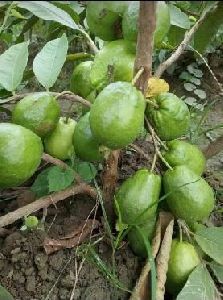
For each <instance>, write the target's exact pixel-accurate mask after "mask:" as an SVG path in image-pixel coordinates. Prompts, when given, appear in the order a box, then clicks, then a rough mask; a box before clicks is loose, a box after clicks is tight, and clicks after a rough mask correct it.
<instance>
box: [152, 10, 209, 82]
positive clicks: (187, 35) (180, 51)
mask: <svg viewBox="0 0 223 300" xmlns="http://www.w3.org/2000/svg"><path fill="white" fill-rule="evenodd" d="M208 12H209V10H208V11H206V13H204V14H203V15H202V16H201V17H200V19H199V20H198V21H197V22H196V23H195V24H194V26H193V27H191V29H190V30H189V31H188V32H186V33H185V36H184V39H183V41H182V42H181V43H180V45H179V46H178V48H177V49H176V51H174V52H173V53H172V55H171V56H170V57H169V58H168V59H167V60H165V61H164V62H163V63H161V64H160V65H159V66H158V68H157V70H156V72H155V74H154V76H155V77H158V78H160V77H161V76H162V74H163V73H164V72H165V71H166V69H168V68H169V67H170V66H171V65H172V64H173V63H175V62H176V61H177V60H178V59H179V57H180V56H181V54H183V52H184V50H185V49H186V47H187V45H188V44H189V42H190V41H191V39H192V37H193V35H194V34H195V32H196V31H197V30H198V28H199V26H200V25H201V24H202V23H203V21H204V20H205V18H206V15H207V13H208Z"/></svg>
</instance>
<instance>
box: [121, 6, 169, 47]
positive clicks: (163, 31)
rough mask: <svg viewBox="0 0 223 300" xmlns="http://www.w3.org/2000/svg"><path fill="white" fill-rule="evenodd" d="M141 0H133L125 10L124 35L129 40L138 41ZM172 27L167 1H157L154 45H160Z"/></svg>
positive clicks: (123, 20)
mask: <svg viewBox="0 0 223 300" xmlns="http://www.w3.org/2000/svg"><path fill="white" fill-rule="evenodd" d="M139 4H140V1H132V2H131V3H130V4H129V6H128V8H127V9H126V10H125V12H124V15H123V19H122V32H123V37H124V39H126V40H129V41H136V40H137V34H138V18H139ZM169 29H170V13H169V7H168V5H167V4H166V3H165V1H157V6H156V29H155V32H154V45H155V47H159V46H160V44H161V42H162V40H163V39H164V38H165V36H166V35H167V33H168V31H169Z"/></svg>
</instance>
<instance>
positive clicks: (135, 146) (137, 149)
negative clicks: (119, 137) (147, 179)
mask: <svg viewBox="0 0 223 300" xmlns="http://www.w3.org/2000/svg"><path fill="white" fill-rule="evenodd" d="M129 146H130V147H131V148H133V149H134V150H135V151H136V152H138V153H139V154H140V155H142V156H143V157H144V158H145V159H147V160H148V161H151V157H149V155H148V154H146V153H145V152H144V151H143V150H142V149H141V148H140V147H138V146H137V145H135V144H130V145H129Z"/></svg>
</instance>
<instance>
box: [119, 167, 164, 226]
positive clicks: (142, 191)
mask: <svg viewBox="0 0 223 300" xmlns="http://www.w3.org/2000/svg"><path fill="white" fill-rule="evenodd" d="M160 189H161V178H160V176H159V175H155V174H153V173H151V172H150V171H149V170H147V169H141V170H138V171H137V172H136V173H135V174H134V175H133V176H131V177H130V178H128V179H127V180H126V181H124V183H123V184H122V185H121V186H120V188H119V189H118V191H117V192H116V194H115V208H116V213H118V214H120V215H119V219H120V220H121V222H122V223H123V224H128V225H143V224H145V223H146V222H147V221H148V220H150V219H151V218H153V217H154V216H155V214H156V210H157V205H158V200H159V194H160ZM147 208H148V209H147Z"/></svg>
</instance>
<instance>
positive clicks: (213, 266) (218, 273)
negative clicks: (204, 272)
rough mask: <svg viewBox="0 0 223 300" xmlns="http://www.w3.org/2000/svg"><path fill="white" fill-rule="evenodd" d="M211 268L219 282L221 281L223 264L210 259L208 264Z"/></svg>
mask: <svg viewBox="0 0 223 300" xmlns="http://www.w3.org/2000/svg"><path fill="white" fill-rule="evenodd" d="M209 266H210V268H211V270H212V271H213V272H214V275H215V276H216V278H217V279H218V281H219V282H220V283H223V266H221V265H219V264H218V263H216V262H215V261H212V262H211V263H210V264H209Z"/></svg>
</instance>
